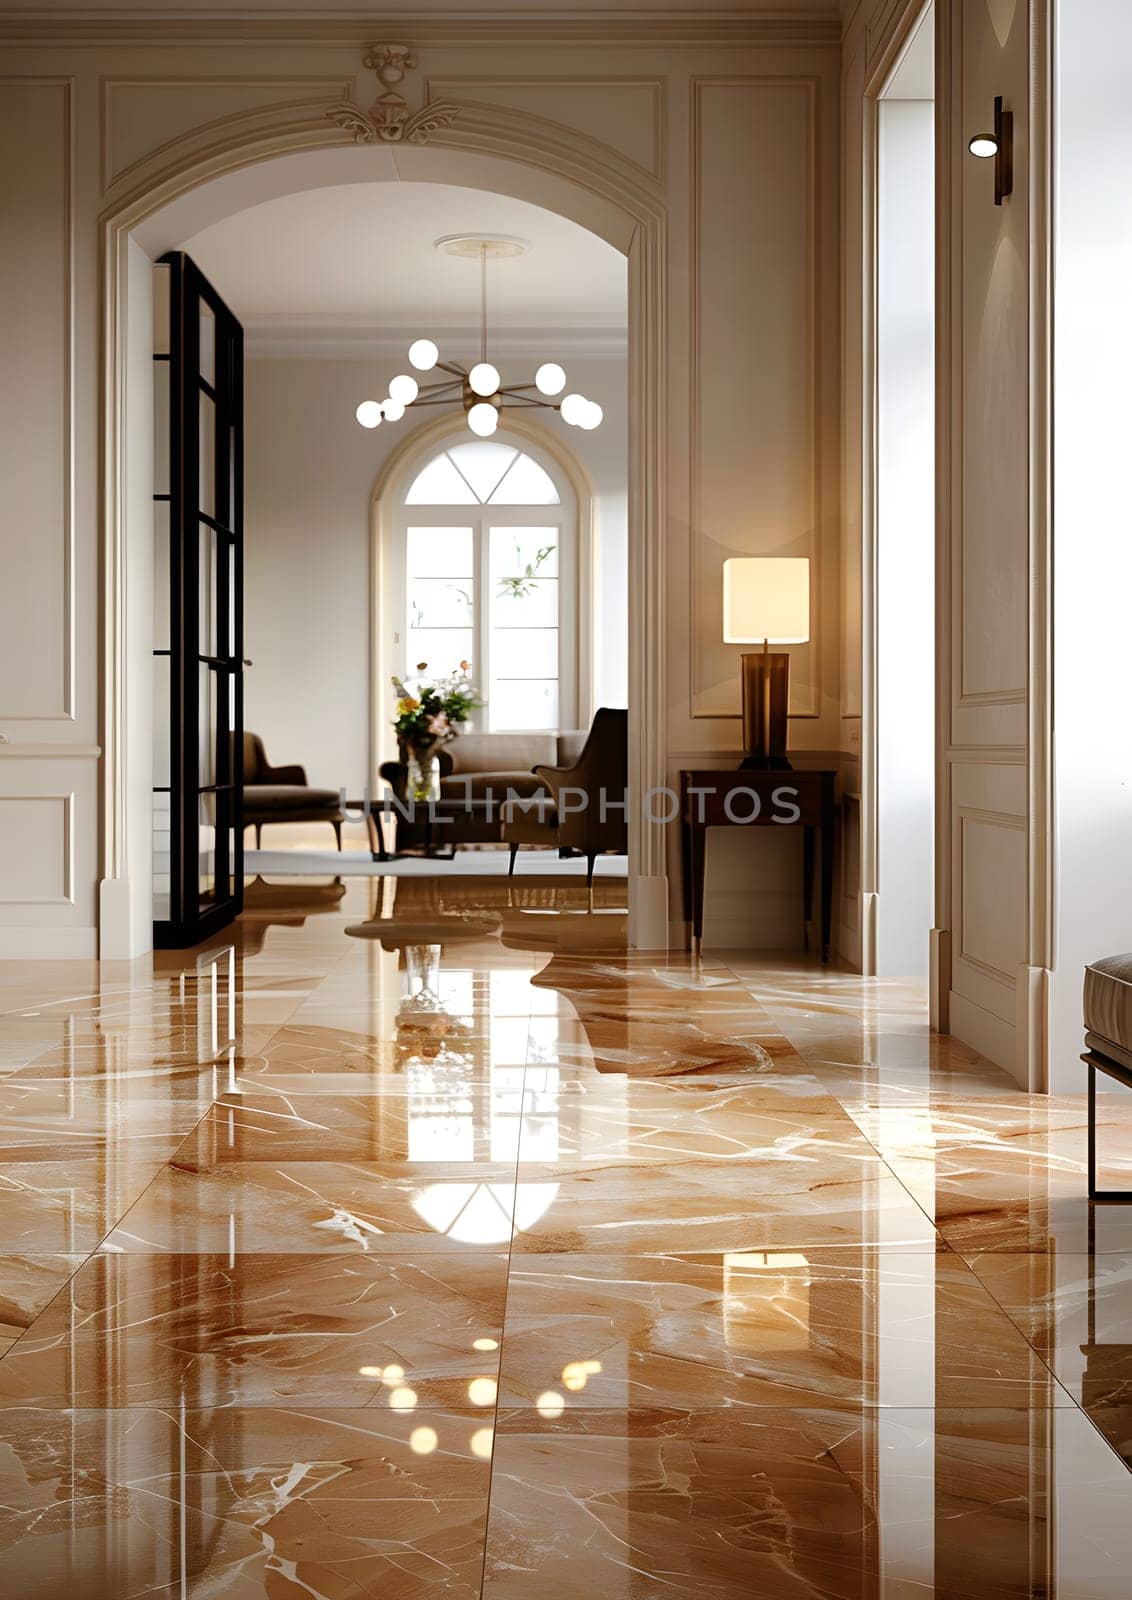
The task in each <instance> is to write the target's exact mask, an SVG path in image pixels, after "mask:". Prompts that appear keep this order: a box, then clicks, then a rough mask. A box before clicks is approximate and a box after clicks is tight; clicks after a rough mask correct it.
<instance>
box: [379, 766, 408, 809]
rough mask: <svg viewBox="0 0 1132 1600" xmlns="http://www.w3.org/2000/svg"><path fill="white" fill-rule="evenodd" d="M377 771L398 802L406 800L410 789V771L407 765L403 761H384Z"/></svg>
mask: <svg viewBox="0 0 1132 1600" xmlns="http://www.w3.org/2000/svg"><path fill="white" fill-rule="evenodd" d="M377 770H378V773H379V775H380V776H381V777H382V778H384V779H385V781H386V783H387V784H388V785H389V787H390V788H391V789H392V790H393V793H394V794H395V795H396V796H397V798H398V800H404V798H405V796H406V794H407V793H408V788H409V769H408V767H407V766H406V764H405V763H404V762H403V761H383V762H382V763H381V766H380V767H379V768H378V769H377Z"/></svg>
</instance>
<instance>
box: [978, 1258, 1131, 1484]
mask: <svg viewBox="0 0 1132 1600" xmlns="http://www.w3.org/2000/svg"><path fill="white" fill-rule="evenodd" d="M1006 1253H1007V1252H1005V1251H998V1252H995V1251H987V1252H986V1254H988V1255H994V1254H1000V1255H1005V1254H1006ZM1085 1253H1086V1254H1087V1252H1085ZM959 1259H960V1260H961V1261H962V1262H963V1265H964V1266H965V1267H966V1269H967V1271H968V1272H969V1273H970V1274H971V1276H972V1277H973V1278H974V1279H975V1282H976V1283H978V1284H979V1285H980V1287H981V1288H982V1290H983V1292H984V1294H986V1295H987V1296H988V1297H989V1299H990V1300H991V1301H992V1302H993V1304H994V1305H995V1306H997V1308H998V1309H999V1311H1001V1312H1002V1315H1003V1316H1004V1317H1005V1318H1006V1320H1007V1322H1009V1323H1010V1325H1011V1327H1013V1328H1016V1329H1017V1330H1018V1333H1019V1334H1020V1335H1021V1337H1022V1338H1023V1339H1024V1340H1025V1341H1026V1344H1027V1345H1028V1346H1029V1348H1030V1349H1031V1350H1032V1351H1033V1353H1034V1356H1035V1357H1036V1359H1037V1360H1038V1361H1040V1362H1041V1364H1042V1366H1043V1367H1044V1368H1045V1369H1046V1371H1047V1372H1048V1373H1049V1375H1050V1379H1051V1381H1052V1382H1053V1383H1055V1384H1056V1385H1057V1387H1058V1388H1059V1389H1060V1390H1061V1391H1062V1392H1063V1393H1064V1394H1067V1395H1068V1396H1069V1399H1070V1402H1071V1403H1072V1404H1073V1406H1074V1407H1075V1408H1076V1409H1077V1410H1078V1411H1081V1412H1083V1413H1084V1415H1085V1416H1089V1412H1088V1409H1087V1408H1086V1407H1085V1406H1083V1405H1082V1404H1081V1402H1080V1400H1078V1398H1077V1396H1076V1395H1075V1394H1074V1393H1073V1391H1072V1389H1070V1387H1069V1385H1068V1384H1066V1383H1063V1382H1062V1380H1061V1378H1060V1377H1059V1376H1058V1374H1057V1371H1056V1369H1055V1368H1054V1366H1053V1365H1052V1363H1051V1361H1050V1360H1049V1359H1047V1357H1046V1356H1045V1355H1044V1354H1043V1353H1042V1351H1041V1350H1040V1349H1039V1348H1038V1346H1037V1345H1036V1344H1035V1343H1034V1341H1033V1339H1032V1338H1031V1337H1030V1335H1029V1333H1027V1331H1026V1329H1025V1328H1024V1327H1023V1326H1022V1324H1021V1322H1019V1320H1018V1318H1017V1317H1016V1316H1015V1315H1014V1313H1013V1312H1012V1311H1011V1310H1010V1308H1009V1306H1007V1305H1004V1304H1003V1302H1002V1300H1001V1299H1000V1298H999V1296H998V1295H997V1294H996V1293H995V1292H994V1290H993V1289H992V1288H991V1286H990V1284H989V1283H986V1282H985V1281H984V1280H983V1278H982V1277H980V1275H979V1273H978V1271H977V1270H976V1269H975V1268H974V1267H973V1266H972V1265H971V1263H970V1261H968V1260H967V1259H966V1257H965V1256H960V1257H959ZM1090 1259H1091V1258H1090ZM1091 1420H1092V1418H1091V1417H1090V1421H1091ZM1102 1437H1103V1435H1102ZM1113 1448H1114V1449H1115V1447H1113ZM1116 1453H1117V1455H1118V1457H1119V1459H1120V1460H1121V1462H1122V1463H1123V1465H1124V1466H1125V1467H1127V1468H1128V1470H1129V1471H1130V1472H1132V1462H1128V1461H1125V1460H1124V1458H1123V1456H1120V1455H1119V1452H1116Z"/></svg>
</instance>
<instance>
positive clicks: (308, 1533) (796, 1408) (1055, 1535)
mask: <svg viewBox="0 0 1132 1600" xmlns="http://www.w3.org/2000/svg"><path fill="white" fill-rule="evenodd" d="M624 894H625V884H624V882H623V881H617V880H608V881H605V882H600V881H599V883H598V885H597V887H596V889H595V891H594V896H593V898H592V900H591V899H590V898H589V897H588V896H587V895H586V892H585V890H584V887H583V886H582V885H581V884H573V883H567V882H564V881H563V880H562V879H561V878H558V879H555V880H540V879H539V878H537V877H527V878H525V879H523V880H521V881H517V882H515V883H512V884H508V883H505V882H498V883H496V882H485V881H484V880H482V879H481V880H472V879H468V878H463V879H462V878H461V877H460V876H459V875H458V873H456V872H455V871H453V872H452V874H451V875H450V876H446V877H440V878H437V879H434V880H429V879H404V880H401V881H400V882H399V883H394V882H392V881H385V882H382V881H381V880H368V881H361V880H355V881H352V882H349V883H327V884H319V883H313V882H311V881H309V880H308V881H305V882H291V883H288V882H286V881H282V880H280V881H276V882H273V883H264V882H262V881H257V882H255V883H253V884H251V885H249V909H248V911H247V912H246V914H245V916H244V918H243V919H242V921H241V922H240V924H238V926H237V927H236V928H235V929H234V930H230V932H229V934H227V935H225V936H222V937H219V938H217V939H216V940H214V941H213V942H212V944H211V945H210V946H209V947H207V948H204V949H201V950H199V951H194V952H189V953H186V954H183V955H161V956H159V957H157V958H156V959H155V962H154V968H153V971H152V972H151V971H149V970H144V971H143V970H139V969H137V968H133V969H130V968H124V967H121V968H113V967H104V968H103V969H101V970H98V969H97V968H95V967H93V966H90V965H87V964H82V963H66V962H60V963H51V964H48V963H39V964H35V965H33V964H26V965H25V964H21V963H14V962H10V963H7V964H5V965H3V966H0V1228H2V1230H3V1232H2V1236H0V1596H4V1597H7V1596H9V1595H11V1596H13V1597H15V1596H19V1597H21V1600H24V1597H27V1600H41V1597H42V1600H59V1597H69V1600H132V1597H135V1596H168V1597H171V1600H172V1597H193V1600H205V1597H207V1600H251V1597H255V1596H264V1597H269V1600H312V1597H314V1600H363V1597H371V1596H372V1597H377V1596H381V1597H383V1600H425V1597H431V1596H463V1597H469V1600H474V1597H478V1596H482V1597H484V1600H512V1597H513V1600H568V1597H574V1596H585V1597H593V1600H653V1597H656V1600H660V1597H670V1600H681V1597H684V1596H688V1597H701V1596H702V1597H704V1600H730V1597H732V1596H734V1597H740V1596H742V1597H767V1600H779V1597H781V1600H866V1597H868V1600H874V1597H875V1600H911V1597H918V1596H929V1595H939V1596H947V1597H956V1600H958V1597H970V1600H998V1597H1004V1600H1005V1597H1011V1600H1013V1597H1023V1596H1043V1597H1051V1596H1060V1597H1063V1600H1125V1597H1127V1596H1128V1595H1129V1594H1132V1577H1130V1573H1132V1473H1130V1470H1129V1468H1130V1466H1132V1208H1118V1207H1113V1208H1103V1209H1099V1210H1097V1211H1096V1213H1095V1214H1094V1213H1093V1212H1092V1210H1091V1208H1090V1207H1089V1206H1088V1204H1087V1203H1086V1201H1085V1199H1084V1153H1085V1145H1084V1123H1083V1103H1082V1101H1081V1099H1079V1098H1063V1099H1050V1100H1044V1099H1033V1098H1029V1097H1027V1096H1025V1095H1022V1094H1021V1093H1019V1092H1018V1091H1017V1090H1016V1088H1015V1087H1014V1085H1013V1084H1012V1082H1011V1081H1010V1080H1009V1079H1008V1078H1007V1077H1006V1076H1005V1075H1004V1074H1003V1073H1001V1072H1000V1071H998V1070H997V1069H996V1068H994V1067H993V1066H991V1065H990V1064H989V1063H987V1062H985V1061H983V1060H981V1059H980V1058H979V1057H978V1056H976V1055H975V1054H974V1053H973V1052H972V1051H970V1050H968V1049H966V1048H965V1047H963V1046H961V1045H959V1044H957V1043H956V1042H955V1041H953V1040H949V1039H946V1038H939V1037H937V1036H933V1035H931V1034H930V1033H929V1032H928V1030H927V1025H926V1014H925V1002H924V996H923V993H922V991H921V989H920V988H919V987H918V986H917V985H914V984H911V983H901V982H892V981H883V982H868V981H866V980H863V979H860V978H858V977H855V976H853V975H851V974H848V973H841V972H837V971H830V970H827V969H822V968H821V967H818V966H815V965H811V964H806V963H804V962H803V961H802V960H801V959H800V958H798V959H795V960H792V959H786V958H783V959H774V958H769V957H766V956H761V955H743V954H741V953H739V952H724V953H718V954H715V955H713V954H711V953H710V952H709V953H708V954H707V955H706V956H705V957H703V958H702V959H699V960H693V959H692V958H691V957H690V956H688V955H685V954H684V953H682V952H675V953H669V954H667V955H656V954H648V953H633V954H629V953H628V952H627V950H626V943H625V914H624ZM348 928H350V929H353V930H354V933H353V935H348V934H347V929H348ZM1102 1122H1103V1131H1102V1138H1103V1141H1104V1149H1105V1152H1106V1159H1107V1161H1108V1162H1109V1164H1110V1166H1111V1168H1112V1173H1111V1176H1112V1180H1113V1181H1114V1182H1120V1183H1121V1184H1122V1185H1123V1186H1125V1187H1127V1186H1128V1168H1129V1167H1132V1108H1129V1107H1126V1106H1125V1105H1124V1103H1123V1102H1122V1101H1121V1100H1120V1099H1119V1098H1118V1097H1105V1098H1104V1099H1103V1100H1102Z"/></svg>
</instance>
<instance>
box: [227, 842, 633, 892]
mask: <svg viewBox="0 0 1132 1600" xmlns="http://www.w3.org/2000/svg"><path fill="white" fill-rule="evenodd" d="M627 869H628V861H627V859H626V857H625V856H598V858H597V860H596V862H595V863H594V875H595V877H601V878H624V877H625V876H626V874H627ZM244 871H245V872H246V873H247V874H248V875H249V876H252V875H255V876H257V877H292V878H325V877H333V878H443V877H453V876H456V877H460V878H505V877H506V876H507V852H506V851H505V850H458V851H457V852H456V859H455V860H454V861H427V860H424V859H423V858H421V857H419V856H405V857H404V858H403V859H401V860H400V861H374V860H372V859H371V857H370V853H369V851H368V850H342V851H338V850H245V852H244ZM515 876H516V877H517V878H525V877H538V878H559V877H561V878H565V879H567V880H571V879H572V880H577V881H580V882H581V883H582V884H584V883H585V881H586V863H585V861H584V860H583V859H580V858H579V859H575V860H572V861H562V860H561V859H560V858H559V857H558V855H557V853H556V852H555V851H553V850H520V851H519V854H518V857H517V858H516V861H515Z"/></svg>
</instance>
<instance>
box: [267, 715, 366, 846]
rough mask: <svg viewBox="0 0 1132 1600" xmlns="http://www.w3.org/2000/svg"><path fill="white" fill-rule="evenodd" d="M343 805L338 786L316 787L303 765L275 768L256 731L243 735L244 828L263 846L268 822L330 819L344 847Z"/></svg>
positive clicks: (335, 835)
mask: <svg viewBox="0 0 1132 1600" xmlns="http://www.w3.org/2000/svg"><path fill="white" fill-rule="evenodd" d="M343 820H344V818H343V815H342V804H341V796H340V795H339V793H338V791H337V790H336V789H314V788H312V787H311V785H310V784H309V783H308V782H307V775H306V772H305V770H304V769H303V768H302V767H300V766H289V767H273V766H272V765H271V762H270V761H268V759H267V753H266V751H265V750H264V748H263V740H262V739H261V738H260V737H259V735H258V734H257V733H245V734H244V827H245V828H248V827H254V828H255V842H256V848H257V849H258V848H259V846H260V841H261V838H262V836H263V826H264V823H266V822H329V824H330V826H331V827H332V828H333V829H334V837H335V838H336V839H337V841H338V848H339V850H341V848H342V823H343Z"/></svg>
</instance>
